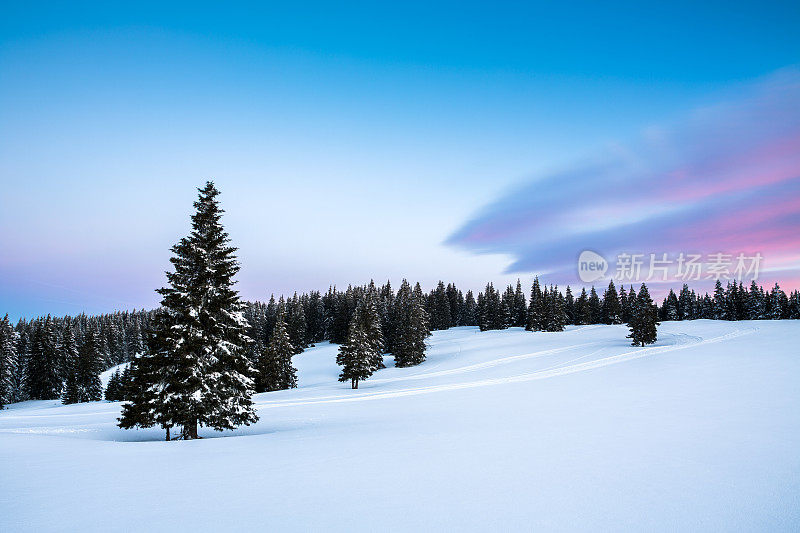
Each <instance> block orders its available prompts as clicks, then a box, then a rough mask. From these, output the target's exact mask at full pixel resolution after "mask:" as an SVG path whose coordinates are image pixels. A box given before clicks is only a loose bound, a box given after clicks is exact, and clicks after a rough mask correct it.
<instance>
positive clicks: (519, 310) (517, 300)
mask: <svg viewBox="0 0 800 533" xmlns="http://www.w3.org/2000/svg"><path fill="white" fill-rule="evenodd" d="M513 315H514V318H513V324H514V327H517V328H524V327H527V324H528V306H527V305H526V302H525V293H524V292H523V291H522V282H521V281H520V280H519V279H517V287H516V289H515V290H514V311H513Z"/></svg>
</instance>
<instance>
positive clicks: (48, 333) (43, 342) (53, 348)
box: [25, 315, 63, 400]
mask: <svg viewBox="0 0 800 533" xmlns="http://www.w3.org/2000/svg"><path fill="white" fill-rule="evenodd" d="M59 359H60V358H59V352H58V335H57V333H56V329H55V324H54V323H53V319H52V318H51V317H50V315H48V316H47V318H45V319H39V320H37V324H36V326H35V327H34V335H33V339H32V342H31V346H30V352H29V354H28V361H27V365H26V368H25V370H26V374H25V385H26V389H27V393H28V394H27V396H28V397H29V398H30V399H32V400H55V399H57V398H58V397H59V396H61V388H62V385H63V382H62V381H61V373H62V368H61V361H60V360H59Z"/></svg>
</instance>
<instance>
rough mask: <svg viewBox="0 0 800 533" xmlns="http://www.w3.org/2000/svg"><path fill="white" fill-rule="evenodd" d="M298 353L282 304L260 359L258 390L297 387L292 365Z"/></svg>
mask: <svg viewBox="0 0 800 533" xmlns="http://www.w3.org/2000/svg"><path fill="white" fill-rule="evenodd" d="M296 353H297V351H296V350H295V348H294V346H293V345H292V341H291V339H290V337H289V332H288V331H287V328H286V320H285V317H284V311H283V306H281V307H279V308H278V316H277V320H276V321H275V327H274V328H272V335H271V336H270V340H269V343H268V344H267V346H266V347H265V349H264V351H263V352H262V354H261V357H260V358H259V360H258V365H257V367H256V370H257V375H258V378H257V379H256V390H257V391H258V392H267V391H276V390H284V389H292V388H294V387H297V370H296V369H295V368H294V367H293V366H292V356H293V355H295V354H296Z"/></svg>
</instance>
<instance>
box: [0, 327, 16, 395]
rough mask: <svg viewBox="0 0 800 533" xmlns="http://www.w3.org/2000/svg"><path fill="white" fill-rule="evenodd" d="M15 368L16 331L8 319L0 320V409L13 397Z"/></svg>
mask: <svg viewBox="0 0 800 533" xmlns="http://www.w3.org/2000/svg"><path fill="white" fill-rule="evenodd" d="M16 370H17V332H16V331H14V327H13V326H12V325H11V323H10V322H9V320H8V315H5V317H3V320H2V321H0V409H2V408H3V407H4V406H5V405H6V404H9V403H12V402H13V401H14V400H15V398H14V374H15V373H16Z"/></svg>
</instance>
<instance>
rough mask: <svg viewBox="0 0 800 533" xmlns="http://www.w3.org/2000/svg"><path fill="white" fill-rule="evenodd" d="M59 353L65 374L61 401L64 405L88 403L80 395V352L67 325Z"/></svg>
mask: <svg viewBox="0 0 800 533" xmlns="http://www.w3.org/2000/svg"><path fill="white" fill-rule="evenodd" d="M61 351H62V353H63V357H64V368H65V373H66V379H65V383H64V394H63V395H62V398H61V401H62V402H63V403H65V404H67V403H78V402H85V401H89V400H88V399H86V398H85V397H84V395H83V394H82V387H81V384H80V382H79V378H80V376H79V374H78V369H79V362H80V352H79V350H78V345H77V343H76V342H75V335H74V333H73V332H72V328H71V327H69V325H67V326H66V327H64V333H63V335H62V341H61ZM100 370H102V369H99V370H98V373H99V371H100ZM99 379H100V378H99V377H98V382H99Z"/></svg>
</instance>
